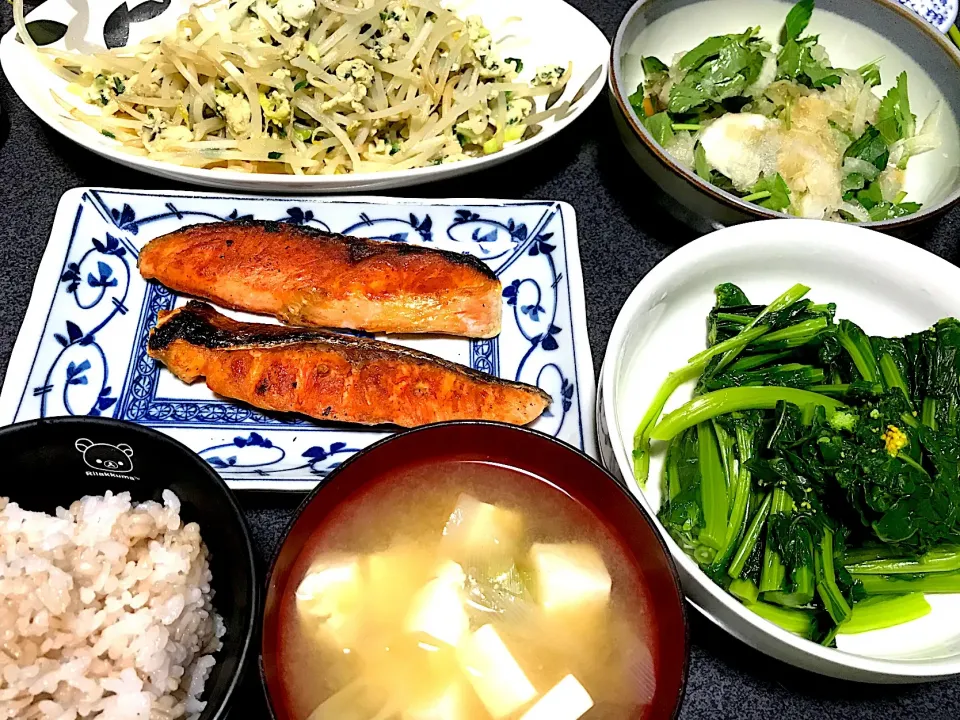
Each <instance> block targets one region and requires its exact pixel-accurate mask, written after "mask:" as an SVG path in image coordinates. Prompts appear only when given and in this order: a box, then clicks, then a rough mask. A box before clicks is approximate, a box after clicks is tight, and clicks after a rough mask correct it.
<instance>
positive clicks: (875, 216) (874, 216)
mask: <svg viewBox="0 0 960 720" xmlns="http://www.w3.org/2000/svg"><path fill="white" fill-rule="evenodd" d="M920 208H921V205H920V203H915V202H905V203H891V202H881V203H877V204H876V205H874V206H873V207H872V208H870V209H869V210H868V212H869V213H870V219H871V220H873V221H874V222H880V221H881V220H892V219H893V218H898V217H904V216H905V215H912V214H913V213H915V212H916V211H917V210H919V209H920Z"/></svg>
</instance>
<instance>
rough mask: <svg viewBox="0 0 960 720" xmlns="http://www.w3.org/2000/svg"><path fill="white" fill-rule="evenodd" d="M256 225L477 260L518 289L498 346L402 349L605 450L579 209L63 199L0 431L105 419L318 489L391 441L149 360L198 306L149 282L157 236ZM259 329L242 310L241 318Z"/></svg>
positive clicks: (255, 477) (75, 195)
mask: <svg viewBox="0 0 960 720" xmlns="http://www.w3.org/2000/svg"><path fill="white" fill-rule="evenodd" d="M248 218H257V219H264V220H279V221H281V222H288V223H292V224H296V225H305V226H310V227H313V228H317V229H320V230H324V231H329V232H338V233H344V234H351V235H358V236H364V237H370V238H375V239H379V240H383V241H385V242H404V243H416V244H425V245H430V246H433V247H438V248H442V249H445V250H452V251H455V252H463V253H466V254H470V255H474V256H476V257H478V258H480V259H482V260H483V261H484V262H486V263H487V264H488V265H489V266H490V267H491V269H493V271H494V272H495V273H496V274H497V275H498V277H499V278H500V280H501V283H502V285H503V313H504V321H503V331H502V332H501V334H500V335H499V336H498V337H496V338H493V339H488V340H467V339H460V338H440V337H418V338H412V337H403V338H391V341H394V342H399V343H401V344H405V345H410V346H412V347H416V348H418V349H421V350H424V351H427V352H432V353H434V354H436V355H439V356H441V357H444V358H446V359H448V360H453V361H455V362H460V363H461V364H464V365H468V366H470V367H472V368H474V369H476V370H481V371H483V372H487V373H491V374H493V375H497V376H499V377H503V378H507V379H510V380H520V381H523V382H528V383H531V384H535V385H538V386H539V387H541V388H543V389H544V390H545V391H546V392H548V393H549V394H550V396H551V397H552V398H553V403H552V404H551V405H550V407H549V408H548V409H547V411H546V412H545V413H544V415H543V416H542V417H541V418H539V419H538V420H537V421H536V422H535V423H534V424H533V427H534V428H535V429H537V430H540V431H542V432H544V433H547V434H549V435H553V436H555V437H558V438H560V439H562V440H565V441H566V442H568V443H570V444H572V445H574V446H576V447H578V448H581V449H584V450H586V451H587V452H589V453H591V454H592V453H593V452H594V446H595V442H594V433H593V419H592V409H593V401H594V400H593V399H594V392H595V388H594V378H593V364H592V360H591V356H590V347H589V343H588V340H587V334H586V320H585V314H584V302H583V287H582V279H581V275H580V267H579V256H578V251H577V240H576V223H575V219H574V214H573V210H572V209H571V208H570V207H569V206H568V205H565V204H562V203H556V202H526V201H517V202H513V201H463V202H458V201H444V202H442V203H441V202H438V201H417V200H390V199H363V200H359V199H358V200H348V199H343V200H332V201H323V200H312V199H304V198H298V199H257V198H249V197H242V196H229V195H208V194H202V193H151V192H133V191H119V190H98V189H83V188H81V189H77V190H72V191H70V192H68V193H67V194H66V195H64V197H63V199H62V200H61V203H60V206H59V208H58V212H57V218H56V221H55V223H54V229H53V232H52V235H51V239H50V243H49V245H48V246H47V250H46V253H45V255H44V259H43V261H42V263H41V267H40V271H39V273H38V277H37V282H36V285H35V287H34V293H33V297H32V299H31V302H30V307H29V309H28V312H27V317H26V319H25V321H24V324H23V327H22V329H21V331H20V335H19V337H18V339H17V344H16V346H15V348H14V352H13V356H12V357H11V361H10V366H9V368H8V371H7V377H6V379H5V382H4V386H3V392H2V394H0V422H4V423H9V422H20V421H23V420H29V419H33V418H41V417H52V416H59V415H102V416H107V417H114V418H117V419H122V420H129V421H133V422H138V423H141V424H144V425H148V426H150V427H154V428H157V429H159V430H161V431H163V432H166V433H168V434H170V435H171V436H173V437H175V438H177V439H178V440H180V441H181V442H183V443H185V444H186V445H187V446H189V447H190V448H192V449H193V450H194V451H196V452H197V453H199V454H200V456H201V457H203V458H204V459H205V460H206V461H207V462H208V463H210V465H211V466H212V467H214V468H216V469H217V470H218V471H219V472H220V473H221V474H222V475H223V477H224V478H226V479H227V480H228V481H229V482H230V484H231V485H232V486H233V487H236V488H271V489H305V488H309V487H311V486H312V485H314V484H315V483H316V482H317V481H318V480H319V479H321V478H323V477H324V476H325V475H327V474H328V473H329V472H330V471H331V470H332V469H333V468H335V467H336V466H337V465H339V464H340V463H341V462H343V461H344V460H345V459H347V458H348V457H349V456H350V455H352V454H353V453H355V452H357V451H359V450H361V449H363V448H364V447H366V446H368V445H370V444H371V443H373V442H375V441H377V440H379V439H381V438H383V437H386V436H387V435H388V434H389V433H388V432H387V431H385V430H383V429H382V428H362V427H357V426H346V425H335V424H331V423H320V422H317V421H314V420H311V419H309V418H305V417H301V416H292V415H278V414H271V413H263V412H261V411H259V410H257V409H256V408H253V407H251V406H249V405H245V404H243V403H239V402H235V401H231V400H227V399H224V398H220V397H217V396H215V395H214V394H213V393H212V392H211V391H210V390H209V389H207V388H206V386H205V385H204V384H203V383H197V384H194V385H186V384H184V383H182V382H180V381H179V380H177V379H176V378H175V377H174V376H173V375H171V374H170V373H169V372H168V371H167V370H165V369H163V368H162V367H161V366H160V365H159V364H158V363H156V362H155V361H154V360H152V359H151V358H150V357H148V355H147V352H146V341H147V337H148V335H149V332H150V329H151V328H152V327H153V325H154V323H155V321H156V317H157V313H158V312H159V311H161V310H169V309H172V308H174V307H176V306H178V305H181V304H183V303H184V302H185V301H186V300H185V299H184V298H181V297H180V296H178V295H177V294H176V293H173V292H171V291H169V290H168V289H166V288H165V287H163V286H162V285H159V284H157V283H155V282H147V281H145V280H144V279H143V278H142V277H141V276H140V274H139V273H138V272H137V267H136V266H137V255H138V253H139V250H140V248H141V247H143V245H145V244H146V243H147V242H148V241H149V240H150V239H152V238H154V237H156V236H158V235H161V234H164V233H167V232H171V231H173V230H175V229H177V228H179V227H182V226H184V225H189V224H193V223H198V222H212V221H218V220H237V219H248ZM229 314H231V315H233V316H235V317H246V318H249V319H254V320H257V321H260V322H272V321H271V320H270V319H265V318H254V317H253V316H247V315H244V314H242V313H229Z"/></svg>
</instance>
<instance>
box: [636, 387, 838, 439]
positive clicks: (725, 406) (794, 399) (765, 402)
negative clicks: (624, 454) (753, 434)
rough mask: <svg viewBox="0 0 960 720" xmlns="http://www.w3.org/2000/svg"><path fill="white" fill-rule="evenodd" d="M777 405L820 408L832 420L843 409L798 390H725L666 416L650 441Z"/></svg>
mask: <svg viewBox="0 0 960 720" xmlns="http://www.w3.org/2000/svg"><path fill="white" fill-rule="evenodd" d="M778 402H787V403H791V404H793V405H796V406H798V407H801V408H802V407H804V406H806V405H820V406H822V407H823V408H824V409H825V410H826V411H827V417H828V418H829V417H832V416H833V413H834V412H836V411H837V409H838V408H841V407H844V405H843V403H842V402H839V401H838V400H834V399H833V398H829V397H827V396H826V395H819V394H817V393H812V392H810V391H809V390H799V389H797V388H787V387H742V388H738V387H732V388H724V389H723V390H716V391H714V392H710V393H707V394H705V395H701V396H700V397H696V398H694V399H693V400H691V401H690V402H688V403H687V404H686V405H683V406H681V407H679V408H677V409H676V410H674V411H673V412H670V413H668V414H667V415H666V416H664V418H663V419H662V420H661V421H660V423H659V424H658V425H657V426H656V427H654V428H653V430H652V432H651V433H650V438H651V439H653V440H670V439H672V438H673V437H674V436H676V435H677V434H678V433H681V432H683V431H684V430H686V429H687V428H689V427H693V426H694V425H698V424H700V423H702V422H706V421H707V420H712V419H713V418H715V417H717V416H718V415H726V414H727V413H731V412H736V411H737V410H772V409H774V408H775V407H776V406H777V403H778Z"/></svg>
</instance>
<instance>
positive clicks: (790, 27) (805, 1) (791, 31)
mask: <svg viewBox="0 0 960 720" xmlns="http://www.w3.org/2000/svg"><path fill="white" fill-rule="evenodd" d="M813 6H814V0H800V2H798V3H797V4H796V5H794V6H793V7H792V8H790V12H788V13H787V21H786V23H785V24H784V26H783V29H784V32H785V33H786V36H787V40H796V39H797V38H798V37H800V34H801V33H802V32H803V31H804V30H806V29H807V25H809V24H810V16H811V15H813Z"/></svg>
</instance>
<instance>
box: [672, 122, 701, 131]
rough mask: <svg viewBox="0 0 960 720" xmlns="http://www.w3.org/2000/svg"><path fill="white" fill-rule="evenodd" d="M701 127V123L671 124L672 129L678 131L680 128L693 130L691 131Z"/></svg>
mask: <svg viewBox="0 0 960 720" xmlns="http://www.w3.org/2000/svg"><path fill="white" fill-rule="evenodd" d="M701 127H703V126H702V125H696V124H694V123H674V124H673V129H674V130H677V131H680V130H693V131H696V130H699V129H700V128H701Z"/></svg>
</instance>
